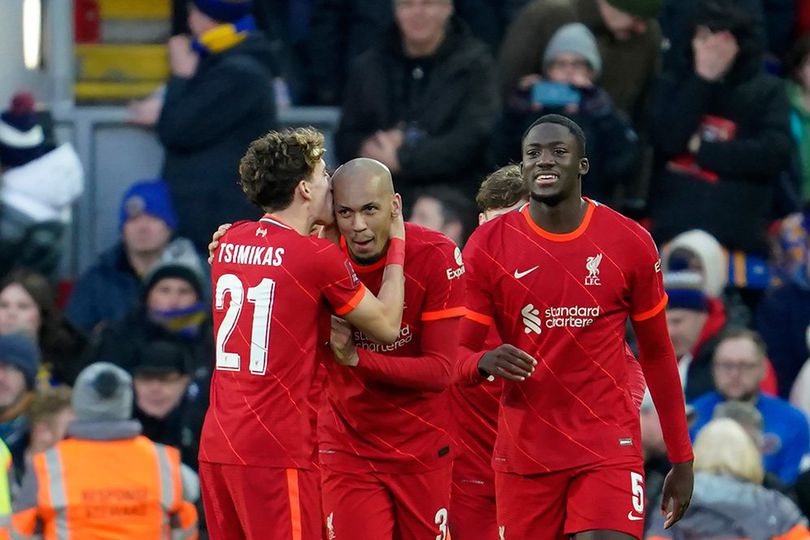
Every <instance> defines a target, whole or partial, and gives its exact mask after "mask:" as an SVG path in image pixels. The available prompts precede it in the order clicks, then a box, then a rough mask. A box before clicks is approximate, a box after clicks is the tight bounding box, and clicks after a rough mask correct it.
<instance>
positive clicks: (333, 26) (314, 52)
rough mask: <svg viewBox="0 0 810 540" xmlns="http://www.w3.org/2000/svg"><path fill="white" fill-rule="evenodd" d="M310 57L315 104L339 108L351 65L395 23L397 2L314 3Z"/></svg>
mask: <svg viewBox="0 0 810 540" xmlns="http://www.w3.org/2000/svg"><path fill="white" fill-rule="evenodd" d="M313 2H314V6H313V9H312V22H311V27H310V34H309V35H310V39H309V54H310V58H311V61H312V73H313V81H312V84H313V88H312V91H313V93H314V100H315V103H316V104H318V105H338V104H340V103H341V101H342V98H343V89H344V88H345V85H346V82H347V79H346V77H347V74H348V73H349V72H350V66H351V65H352V63H353V62H354V60H355V59H356V58H357V57H358V56H360V54H361V53H363V52H365V51H366V50H368V49H369V48H370V47H371V46H372V45H374V44H375V43H376V42H377V41H378V40H379V39H380V37H381V36H382V35H383V32H384V31H385V30H387V29H388V27H389V26H390V24H391V22H392V21H393V20H394V10H393V9H392V6H393V1H389V0H386V1H383V2H380V1H379V0H313Z"/></svg>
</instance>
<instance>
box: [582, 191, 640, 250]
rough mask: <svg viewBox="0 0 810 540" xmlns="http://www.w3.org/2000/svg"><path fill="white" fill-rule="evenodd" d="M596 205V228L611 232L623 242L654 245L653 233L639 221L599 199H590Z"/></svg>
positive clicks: (605, 232) (607, 232) (606, 232)
mask: <svg viewBox="0 0 810 540" xmlns="http://www.w3.org/2000/svg"><path fill="white" fill-rule="evenodd" d="M590 202H591V204H593V205H594V220H595V221H597V227H596V229H597V230H598V231H600V232H601V233H603V234H609V235H611V236H616V237H618V238H619V239H621V241H622V242H625V243H630V244H632V245H634V246H636V245H637V244H636V243H641V244H643V245H645V246H648V245H653V240H652V235H650V232H649V231H648V230H647V229H645V228H644V227H643V226H642V225H641V224H640V223H639V222H638V221H636V220H634V219H631V218H629V217H627V216H625V215H624V214H622V213H621V212H618V211H616V210H614V209H613V208H611V207H610V206H608V205H606V204H603V203H601V202H599V201H593V200H592V201H590Z"/></svg>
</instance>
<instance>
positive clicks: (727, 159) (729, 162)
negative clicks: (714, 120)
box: [650, 58, 793, 256]
mask: <svg viewBox="0 0 810 540" xmlns="http://www.w3.org/2000/svg"><path fill="white" fill-rule="evenodd" d="M737 64H739V65H737ZM737 64H735V66H734V67H733V68H732V71H731V72H730V73H729V75H727V76H726V77H725V78H724V79H723V80H721V81H718V82H708V81H705V80H703V79H701V78H700V77H698V75H697V74H695V73H694V72H693V71H691V70H690V71H689V72H682V71H680V70H672V71H670V72H668V73H667V74H665V75H664V76H663V77H662V79H661V82H660V85H659V89H658V93H657V96H656V103H655V107H654V112H653V121H652V139H653V144H654V146H655V150H656V152H657V158H658V169H657V173H656V174H655V175H654V178H653V180H652V185H651V189H650V193H651V195H650V197H651V211H652V217H653V236H655V238H656V240H657V241H658V242H666V241H668V240H670V239H672V238H673V237H674V236H675V235H677V234H679V233H681V232H684V231H687V230H690V229H703V230H705V231H707V232H709V233H710V234H712V235H713V236H715V237H716V238H717V240H718V241H719V242H720V243H721V244H723V246H725V247H726V248H729V249H734V250H742V251H745V252H750V253H756V254H760V255H763V256H765V255H767V253H768V246H767V243H766V238H765V234H766V229H767V225H768V218H769V215H770V212H771V207H772V201H773V192H774V186H775V183H776V179H777V177H778V175H779V174H780V172H781V171H783V170H785V169H787V168H788V167H789V166H790V159H791V152H792V144H793V143H792V140H791V135H790V127H789V122H788V117H789V111H790V105H789V103H788V99H787V95H786V94H785V90H784V85H783V84H782V82H781V81H780V80H779V79H777V78H776V77H773V76H771V75H768V74H766V73H765V72H764V71H763V70H762V68H761V67H760V65H761V64H760V60H759V58H751V59H749V60H748V61H747V62H740V61H738V63H737ZM705 115H711V116H714V117H719V118H721V119H723V120H725V121H731V122H733V123H734V126H735V130H736V133H735V134H734V136H733V138H732V139H731V140H730V141H727V142H712V141H710V140H706V139H705V138H704V140H703V142H702V143H701V146H700V150H699V151H698V153H697V155H696V156H695V161H696V163H697V165H698V166H699V167H701V168H702V169H705V170H710V171H713V172H714V173H716V175H717V176H718V178H717V179H716V181H714V182H712V181H706V180H702V179H700V178H698V177H697V176H695V175H694V174H689V173H685V172H682V170H678V169H677V168H675V167H674V166H673V163H672V160H673V158H677V157H678V156H683V155H685V154H687V145H688V142H689V139H690V137H691V136H692V135H693V134H694V133H695V132H697V131H698V130H699V127H700V125H701V121H702V119H703V118H704V116H705Z"/></svg>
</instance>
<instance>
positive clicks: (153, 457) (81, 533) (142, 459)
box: [11, 362, 199, 540]
mask: <svg viewBox="0 0 810 540" xmlns="http://www.w3.org/2000/svg"><path fill="white" fill-rule="evenodd" d="M72 401H73V409H74V411H75V413H76V418H77V419H76V420H75V421H74V422H72V423H71V424H70V426H69V427H68V438H67V439H65V440H63V441H61V442H59V443H58V444H57V445H56V446H55V447H54V448H51V449H50V450H46V451H45V452H40V453H38V454H35V455H34V456H33V458H32V463H31V466H30V467H29V470H28V472H26V475H25V477H24V478H23V485H22V488H21V490H20V494H19V496H18V497H17V498H16V500H15V501H14V508H13V509H14V513H13V515H12V518H11V538H13V539H15V540H16V539H25V538H32V537H33V536H34V535H41V537H42V538H43V539H44V540H63V539H64V540H66V539H68V538H70V539H71V540H84V539H90V538H106V539H111V540H112V539H119V538H120V539H122V540H123V539H138V540H151V539H154V540H163V539H173V540H180V539H182V540H186V539H188V540H196V538H197V510H196V509H195V507H194V504H193V501H194V500H196V499H197V497H198V495H199V483H198V481H197V478H196V475H195V474H194V473H193V472H192V471H191V470H190V469H188V468H187V467H185V466H183V465H181V463H180V454H179V452H178V451H177V450H176V449H175V448H171V447H167V446H164V445H161V444H155V443H153V442H151V441H150V440H149V439H147V438H146V437H143V436H141V435H140V431H141V426H140V423H139V422H137V421H136V420H131V419H130V412H131V411H132V379H131V378H130V376H129V375H128V374H127V373H126V372H125V371H124V370H122V369H121V368H119V367H117V366H114V365H113V364H109V363H106V362H98V363H96V364H92V365H90V366H88V367H87V368H85V369H84V370H83V371H82V373H81V374H80V375H79V377H78V379H77V380H76V386H75V387H74V389H73V398H72Z"/></svg>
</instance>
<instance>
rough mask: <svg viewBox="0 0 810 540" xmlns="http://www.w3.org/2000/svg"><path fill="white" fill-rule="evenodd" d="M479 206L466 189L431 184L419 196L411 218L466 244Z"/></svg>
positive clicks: (462, 244)
mask: <svg viewBox="0 0 810 540" xmlns="http://www.w3.org/2000/svg"><path fill="white" fill-rule="evenodd" d="M474 220H475V210H474V208H473V206H472V203H471V202H470V201H469V199H468V198H467V196H466V195H465V194H464V193H461V192H460V191H458V190H457V189H453V188H451V187H448V186H442V185H438V186H431V187H428V188H427V189H425V190H423V191H421V192H420V193H419V195H418V196H417V197H416V201H414V203H413V208H412V209H411V215H410V218H409V219H408V221H410V222H411V223H416V224H417V225H421V226H423V227H427V228H428V229H433V230H434V231H439V232H440V233H442V234H444V235H445V236H447V237H448V238H449V239H450V240H452V241H453V242H455V244H456V245H457V246H458V247H463V246H464V243H465V242H466V241H467V238H468V237H469V236H470V234H471V233H472V229H473V228H474V227H475V225H474V224H473V221H474Z"/></svg>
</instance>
